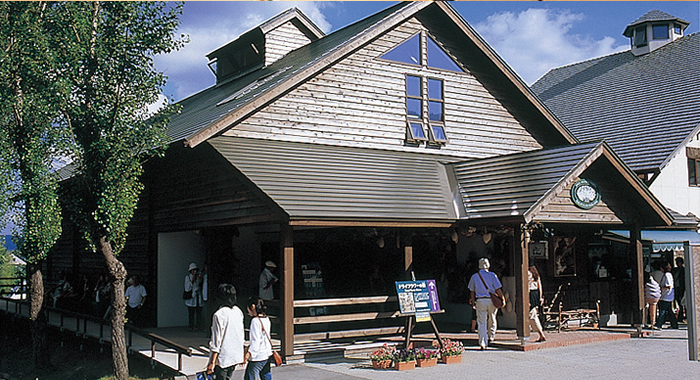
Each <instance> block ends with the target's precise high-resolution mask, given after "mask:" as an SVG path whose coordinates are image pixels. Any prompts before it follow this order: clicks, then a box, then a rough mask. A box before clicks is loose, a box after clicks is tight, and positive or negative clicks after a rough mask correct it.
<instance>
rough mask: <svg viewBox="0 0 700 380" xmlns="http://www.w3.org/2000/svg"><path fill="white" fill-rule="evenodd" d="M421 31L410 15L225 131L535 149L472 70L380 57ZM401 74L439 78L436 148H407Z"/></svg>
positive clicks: (491, 150)
mask: <svg viewBox="0 0 700 380" xmlns="http://www.w3.org/2000/svg"><path fill="white" fill-rule="evenodd" d="M424 29H425V28H424V27H423V26H422V25H421V24H420V23H419V22H418V21H417V20H415V19H411V20H409V21H407V22H406V23H404V24H403V25H401V26H399V27H397V28H396V29H395V30H393V31H390V32H389V33H387V34H386V35H384V36H382V37H380V38H379V39H377V40H375V41H374V42H373V43H371V44H369V45H368V46H366V47H364V48H363V49H360V50H359V51H358V52H356V53H355V54H352V55H351V56H349V57H347V58H345V59H343V60H342V61H340V62H339V63H337V64H335V65H333V66H332V67H331V68H329V69H328V70H327V71H325V72H323V73H321V74H319V75H318V76H317V77H315V78H313V79H311V80H310V81H309V82H307V83H305V84H303V85H301V86H300V87H299V88H297V89H295V90H293V91H291V92H290V93H289V94H287V95H285V96H284V97H282V98H280V99H279V100H277V101H275V102H273V103H272V104H271V105H270V106H268V107H266V108H265V109H264V110H262V111H261V112H259V113H257V114H255V115H253V116H252V117H250V118H248V119H247V120H245V121H244V122H242V123H241V124H239V125H237V126H236V127H234V128H232V129H230V130H229V131H227V132H226V133H225V134H226V135H230V136H243V137H253V138H263V139H283V140H287V141H299V142H308V143H318V144H330V145H345V146H360V147H368V148H377V149H393V150H403V151H412V152H415V151H422V152H430V153H445V154H447V153H449V154H455V155H460V156H464V157H473V158H482V157H490V156H496V155H502V154H507V153H514V152H520V151H525V150H532V149H539V148H540V147H541V146H540V145H539V144H538V143H537V142H536V141H535V139H534V138H532V136H531V135H530V134H529V133H528V132H527V131H526V130H525V128H524V127H523V126H522V125H521V124H520V123H519V122H518V121H517V120H516V119H515V118H514V117H513V116H512V115H511V114H510V113H509V112H508V111H507V110H506V109H505V108H504V107H503V106H502V105H501V104H500V103H499V102H498V101H497V100H496V99H495V98H494V97H493V96H492V95H491V94H490V93H489V91H488V90H487V89H486V88H484V86H482V85H481V83H480V82H479V81H477V80H476V79H475V78H474V77H473V76H472V75H471V74H469V73H455V72H450V71H445V70H435V69H422V68H420V67H417V66H410V65H405V64H400V63H392V62H388V61H384V60H380V59H378V58H379V57H381V56H382V55H383V54H384V53H386V52H387V51H388V50H390V49H391V48H393V47H395V46H397V45H398V44H400V43H401V42H403V41H404V40H405V39H407V38H409V37H410V36H412V35H414V34H415V33H418V32H420V31H421V30H424ZM406 74H412V75H425V76H429V77H432V78H438V79H442V80H443V81H444V88H445V119H446V123H445V124H446V126H445V130H446V133H447V136H448V138H449V143H447V144H446V145H445V146H444V147H442V148H440V149H435V148H434V147H433V148H426V146H425V144H423V145H422V146H420V147H415V146H406V145H405V138H406V108H405V95H404V92H405V90H404V87H405V75H406Z"/></svg>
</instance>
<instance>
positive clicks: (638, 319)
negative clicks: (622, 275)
mask: <svg viewBox="0 0 700 380" xmlns="http://www.w3.org/2000/svg"><path fill="white" fill-rule="evenodd" d="M641 240H642V231H641V230H640V228H639V226H637V225H634V226H633V227H632V228H631V229H630V251H631V254H632V286H633V289H635V292H636V294H635V295H634V299H633V300H632V307H633V308H634V309H633V310H634V311H633V313H632V323H633V324H635V325H637V326H638V327H641V325H642V320H643V315H644V256H643V251H642V241H641Z"/></svg>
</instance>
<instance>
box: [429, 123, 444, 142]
mask: <svg viewBox="0 0 700 380" xmlns="http://www.w3.org/2000/svg"><path fill="white" fill-rule="evenodd" d="M430 127H431V128H432V129H433V138H435V141H447V135H445V127H443V126H442V125H431V126H430Z"/></svg>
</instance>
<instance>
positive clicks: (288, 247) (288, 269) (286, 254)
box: [280, 223, 294, 358]
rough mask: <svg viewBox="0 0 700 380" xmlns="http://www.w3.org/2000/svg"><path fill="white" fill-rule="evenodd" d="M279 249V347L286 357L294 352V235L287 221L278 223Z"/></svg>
mask: <svg viewBox="0 0 700 380" xmlns="http://www.w3.org/2000/svg"><path fill="white" fill-rule="evenodd" d="M280 250H281V255H282V260H281V262H282V270H281V275H282V286H281V289H280V304H281V306H282V310H281V314H282V318H281V321H280V330H281V343H280V346H281V347H280V349H281V351H282V353H281V354H282V356H283V357H285V358H286V357H288V356H291V355H293V354H294V237H293V233H292V227H291V226H290V225H289V224H288V223H283V224H281V225H280Z"/></svg>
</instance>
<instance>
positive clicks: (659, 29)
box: [651, 24, 668, 40]
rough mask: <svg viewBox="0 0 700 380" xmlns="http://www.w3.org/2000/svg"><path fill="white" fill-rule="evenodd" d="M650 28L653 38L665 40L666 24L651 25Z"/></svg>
mask: <svg viewBox="0 0 700 380" xmlns="http://www.w3.org/2000/svg"><path fill="white" fill-rule="evenodd" d="M651 29H652V32H653V33H652V34H653V35H654V39H655V40H665V39H667V38H668V24H661V25H653V26H652V27H651Z"/></svg>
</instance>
